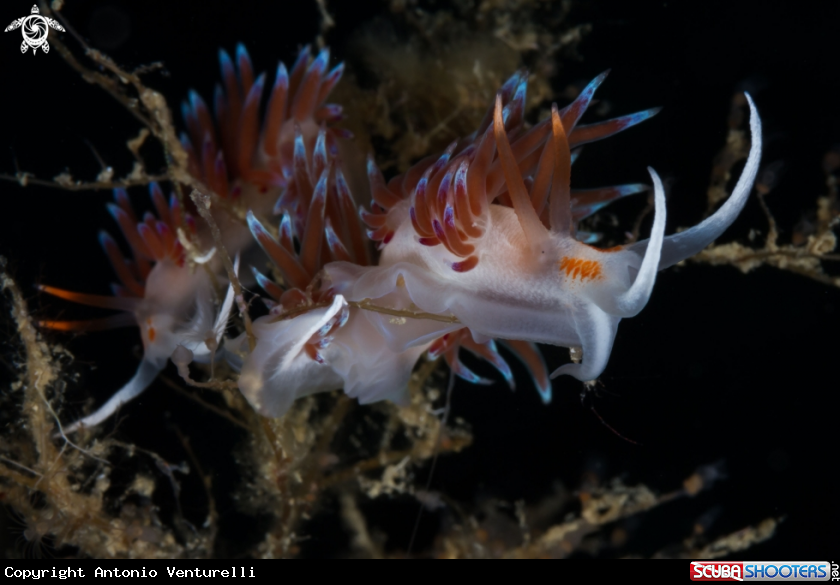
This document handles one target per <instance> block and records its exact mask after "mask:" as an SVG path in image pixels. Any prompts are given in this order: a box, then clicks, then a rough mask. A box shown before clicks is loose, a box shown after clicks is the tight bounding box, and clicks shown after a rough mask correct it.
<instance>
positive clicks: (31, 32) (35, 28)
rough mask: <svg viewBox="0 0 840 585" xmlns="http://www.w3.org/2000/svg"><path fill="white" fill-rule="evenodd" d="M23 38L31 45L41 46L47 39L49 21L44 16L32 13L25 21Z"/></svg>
mask: <svg viewBox="0 0 840 585" xmlns="http://www.w3.org/2000/svg"><path fill="white" fill-rule="evenodd" d="M21 28H22V29H23V40H24V41H26V44H27V45H29V46H30V47H36V48H37V47H40V46H41V44H42V43H43V42H44V41H45V40H47V21H46V19H45V18H44V17H43V16H40V15H38V14H31V15H29V16H27V17H26V19H25V20H24V21H23V26H22V27H21Z"/></svg>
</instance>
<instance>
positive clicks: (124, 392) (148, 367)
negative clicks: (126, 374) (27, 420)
mask: <svg viewBox="0 0 840 585" xmlns="http://www.w3.org/2000/svg"><path fill="white" fill-rule="evenodd" d="M165 365H166V360H154V361H152V360H147V359H143V360H141V361H140V365H139V366H138V367H137V371H136V372H135V374H134V376H133V377H132V378H131V380H129V381H128V382H127V383H126V385H125V386H123V387H122V388H120V389H119V390H117V392H116V393H114V395H113V396H111V398H109V399H108V400H107V401H106V402H105V404H103V405H102V406H100V407H99V408H98V409H96V411H95V412H93V413H92V414H89V415H88V416H86V417H84V418H81V419H79V420H77V421H76V422H74V423H72V424H70V425H68V426H65V427H64V432H65V433H73V432H75V431H77V430H79V429H80V428H82V427H93V426H96V425H98V424H99V423H101V422H104V421H106V420H108V419H109V418H110V417H111V416H112V415H113V414H114V413H115V412H117V411H118V410H119V408H120V407H121V406H122V405H123V404H125V403H126V402H129V401H130V400H133V399H134V398H137V397H138V396H139V395H140V394H142V393H143V392H144V391H145V390H146V388H148V387H149V386H150V385H151V384H152V382H154V381H155V378H157V375H158V374H159V373H160V372H161V370H163V368H164V366H165Z"/></svg>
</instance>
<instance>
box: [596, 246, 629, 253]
mask: <svg viewBox="0 0 840 585" xmlns="http://www.w3.org/2000/svg"><path fill="white" fill-rule="evenodd" d="M595 249H596V250H598V251H599V252H621V251H622V250H623V249H624V246H613V247H612V248H595Z"/></svg>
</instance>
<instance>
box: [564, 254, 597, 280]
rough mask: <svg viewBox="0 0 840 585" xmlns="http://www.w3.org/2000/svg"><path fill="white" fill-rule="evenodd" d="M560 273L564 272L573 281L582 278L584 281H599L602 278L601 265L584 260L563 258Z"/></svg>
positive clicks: (595, 261) (593, 261)
mask: <svg viewBox="0 0 840 585" xmlns="http://www.w3.org/2000/svg"><path fill="white" fill-rule="evenodd" d="M559 266H560V272H563V273H565V274H566V276H568V277H569V278H571V279H572V280H574V279H576V278H578V277H580V279H581V281H584V280H597V279H599V278H601V263H600V262H598V261H597V260H584V259H582V258H571V257H569V256H563V257H562V258H561V259H560V262H559Z"/></svg>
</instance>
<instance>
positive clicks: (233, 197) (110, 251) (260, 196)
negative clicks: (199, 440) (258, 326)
mask: <svg viewBox="0 0 840 585" xmlns="http://www.w3.org/2000/svg"><path fill="white" fill-rule="evenodd" d="M219 58H220V63H221V71H222V78H223V81H224V89H222V88H221V86H217V87H216V94H215V123H214V119H213V116H211V114H210V111H209V109H208V108H207V106H206V104H205V103H204V101H203V100H202V99H201V97H200V96H199V95H198V94H197V93H196V92H195V91H192V92H190V95H189V100H188V102H185V103H184V104H183V106H182V112H183V115H184V119H185V122H186V125H187V130H188V132H187V133H185V134H183V135H182V137H181V143H182V145H183V147H184V149H185V151H186V152H187V155H188V165H189V170H190V173H191V174H192V176H193V177H194V178H196V179H197V180H199V181H200V182H202V183H203V184H204V185H205V186H206V189H207V191H208V192H209V193H211V194H212V195H214V196H215V197H217V200H218V201H221V202H223V204H222V205H219V206H214V212H213V213H214V219H215V221H216V222H217V224H218V226H219V227H220V230H221V235H222V242H223V245H224V246H225V248H226V250H227V251H228V252H229V253H230V254H231V255H236V256H237V257H238V256H239V255H240V253H243V254H245V253H248V248H256V246H253V245H252V244H253V243H254V241H253V239H252V238H251V235H250V233H249V231H248V228H247V227H246V226H245V225H244V224H245V222H243V221H241V220H239V219H238V216H244V215H245V213H246V211H247V212H249V213H253V212H257V213H265V212H269V213H270V212H271V210H272V207H273V206H274V205H275V202H276V201H277V200H278V196H280V194H281V193H283V195H282V196H280V200H281V201H286V202H292V203H294V204H295V205H289V206H288V210H289V213H290V214H291V217H292V218H293V222H294V224H295V225H297V227H298V230H299V233H303V231H302V230H303V225H304V224H305V218H306V215H307V212H308V210H307V208H306V202H307V201H308V200H306V198H301V197H298V196H297V195H296V193H297V192H298V191H299V190H301V189H302V187H301V183H305V182H306V180H308V175H307V176H306V177H304V174H306V173H308V170H307V169H306V167H305V165H306V163H307V156H308V155H309V154H311V155H312V158H314V163H313V164H314V165H315V168H316V169H317V170H318V172H320V170H319V168H320V167H318V165H319V164H322V163H323V164H326V160H327V158H328V154H327V152H328V151H329V153H330V154H329V156H334V155H335V153H336V152H337V144H336V139H337V138H338V137H341V136H345V135H346V132H344V131H342V130H340V129H335V128H332V125H333V124H334V123H335V122H337V121H338V120H340V119H341V107H340V106H337V105H335V104H328V103H326V99H327V97H328V96H329V94H330V92H331V91H332V89H333V88H334V87H335V85H336V83H338V81H339V80H340V78H341V75H342V72H343V69H344V67H343V65H341V64H340V65H338V66H336V67H335V68H333V69H332V70H329V71H328V70H327V65H328V62H329V51H328V50H326V49H325V50H323V51H321V52H320V53H319V54H318V55H317V57H315V58H312V57H311V55H310V51H309V47H304V48H303V49H302V50H301V51H300V54H299V56H298V58H297V61H296V62H295V64H294V66H293V67H292V69H291V71H290V72H289V71H287V69H286V67H285V65H283V64H282V63H280V65H279V66H278V68H277V74H276V78H275V81H274V84H273V87H272V90H271V92H270V95H269V101H268V103H267V105H266V108H265V114H264V119H263V121H262V125H260V120H259V116H260V106H261V101H262V97H263V96H262V94H263V89H264V84H265V75H264V74H262V75H259V76H257V77H256V79H255V77H254V73H253V66H252V64H251V60H250V58H249V56H248V53H247V51H246V50H245V48H244V46H242V45H239V46H238V47H237V50H236V66H234V64H233V61H232V60H231V58H230V56H229V55H228V54H227V53H226V52H225V51H224V50H221V51H220V52H219ZM316 143H317V144H316ZM307 186H308V183H307ZM150 192H151V196H152V203H153V206H154V209H155V211H156V212H157V217H155V216H154V214H152V213H147V214H146V215H145V216H144V217H143V219H142V221H138V219H137V217H136V216H135V214H134V211H133V209H132V206H131V204H130V202H129V200H128V195H127V193H126V192H125V191H124V190H121V189H118V190H116V191H115V197H116V203H115V204H112V205H110V206H109V209H110V211H111V214H112V215H113V216H114V218H115V219H116V220H117V222H118V224H119V226H120V228H121V230H122V232H123V235H124V236H125V239H126V241H127V242H128V244H129V246H130V248H131V253H132V256H133V257H132V258H131V259H126V258H124V257H123V256H122V255H121V253H120V251H119V248H118V246H117V244H116V243H115V242H114V240H113V239H112V238H111V237H110V236H108V235H107V234H104V233H103V234H102V235H101V236H100V241H101V243H102V246H103V247H104V249H105V252H106V253H107V255H108V257H109V259H110V261H111V264H112V266H113V268H114V271H115V272H116V274H117V276H118V277H119V279H120V284H118V285H114V287H113V288H114V290H113V292H114V296H113V297H108V296H103V295H91V294H84V293H76V292H71V291H67V290H63V289H58V288H55V287H50V286H41V287H40V288H41V290H42V291H44V292H46V293H48V294H52V295H54V296H58V297H60V298H63V299H66V300H69V301H73V302H76V303H81V304H86V305H91V306H95V307H100V308H106V309H116V310H119V311H122V312H123V314H121V315H117V316H113V317H106V318H104V319H98V320H93V321H55V320H46V321H42V322H41V325H42V326H43V327H45V328H49V329H55V330H62V331H91V330H98V329H107V328H112V327H120V326H130V325H138V326H139V327H140V332H141V338H142V341H143V359H142V360H141V362H140V365H139V367H138V369H137V372H136V373H135V375H134V377H132V378H131V380H129V382H128V383H127V384H126V385H125V386H124V387H123V388H121V389H120V390H119V391H117V392H116V393H115V394H114V395H113V396H112V397H111V398H110V399H109V400H108V401H107V402H106V403H105V404H104V405H102V406H101V407H100V408H99V409H97V410H96V411H95V412H94V413H93V414H91V415H89V416H87V417H85V418H83V419H81V420H79V421H77V422H75V423H73V424H72V425H70V426H68V427H66V428H65V429H64V430H65V432H70V431H73V430H76V429H78V428H79V427H80V426H93V425H96V424H98V423H100V422H102V421H103V420H105V419H107V418H108V417H109V416H111V415H112V414H113V413H114V412H115V411H116V410H117V409H118V408H119V407H120V405H122V404H124V403H125V402H127V401H129V400H131V399H132V398H134V397H136V396H138V395H139V394H140V393H142V392H143V391H144V390H145V389H146V388H147V387H148V386H149V385H150V384H151V383H152V381H153V380H154V379H155V377H156V376H157V374H158V373H159V372H160V371H161V370H162V369H163V368H164V367H165V365H166V362H167V360H168V359H169V358H170V357H172V355H173V352H175V350H176V349H179V348H183V349H182V350H181V351H180V353H179V354H178V361H179V362H183V360H184V359H185V358H184V356H185V355H186V356H188V357H189V359H188V360H187V361H189V360H195V361H198V362H207V361H210V360H212V359H213V358H214V357H215V355H216V352H217V349H219V347H220V344H221V342H222V339H223V334H224V330H225V327H226V325H227V320H228V316H229V313H230V310H231V307H232V303H233V295H232V289H231V288H230V287H228V289H227V293H226V294H225V295H224V299H222V298H221V297H222V296H223V295H222V294H221V291H219V290H216V289H215V288H214V284H216V283H221V284H223V285H224V284H225V282H226V276H225V274H224V271H223V270H222V264H221V262H219V261H218V258H217V257H213V252H214V249H213V245H214V242H213V240H212V238H211V236H210V234H209V230H208V229H207V228H206V227H205V226H204V225H203V224H196V222H194V221H193V219H192V218H191V216H190V215H189V210H190V209H191V207H190V205H191V202H190V201H185V202H184V204H183V205H184V208H182V207H181V203H179V202H178V201H177V199H176V198H175V197H174V195H173V197H172V198H171V199H170V201H169V202H168V203H167V201H166V200H165V198H164V196H163V194H162V192H161V190H160V188H159V187H158V186H157V185H152V186H151V187H150ZM302 200H303V203H302V204H301V201H302ZM216 209H221V210H222V211H221V212H219V211H216ZM179 229H181V233H182V236H183V237H187V238H188V239H190V240H191V241H193V243H195V244H196V247H197V249H199V250H201V251H202V252H206V253H205V254H203V255H202V256H199V257H192V258H190V259H189V260H191V261H192V262H188V258H187V252H186V250H184V247H183V246H182V244H181V242H180V241H179V239H178V235H177V234H178V230H179ZM339 229H340V228H339ZM319 230H320V228H319ZM319 233H320V231H319ZM358 248H359V244H358V243H357V242H354V249H355V250H357V251H358ZM348 258H349V256H342V257H341V259H348ZM184 350H189V351H184ZM181 365H183V364H181Z"/></svg>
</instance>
